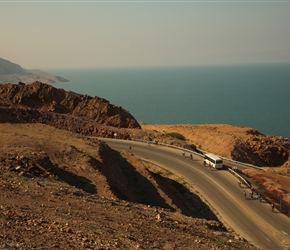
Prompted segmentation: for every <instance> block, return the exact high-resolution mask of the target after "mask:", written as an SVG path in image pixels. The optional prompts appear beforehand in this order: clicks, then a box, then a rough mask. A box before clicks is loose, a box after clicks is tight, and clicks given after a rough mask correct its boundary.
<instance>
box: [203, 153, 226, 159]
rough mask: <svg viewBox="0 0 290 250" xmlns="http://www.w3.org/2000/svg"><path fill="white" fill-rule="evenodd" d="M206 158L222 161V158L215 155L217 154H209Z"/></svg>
mask: <svg viewBox="0 0 290 250" xmlns="http://www.w3.org/2000/svg"><path fill="white" fill-rule="evenodd" d="M204 156H208V157H210V158H212V159H213V160H222V158H221V157H219V156H217V155H215V154H212V153H209V154H205V155H204Z"/></svg>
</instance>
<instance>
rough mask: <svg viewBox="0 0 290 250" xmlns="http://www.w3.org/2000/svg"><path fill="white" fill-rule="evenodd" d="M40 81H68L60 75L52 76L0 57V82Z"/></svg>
mask: <svg viewBox="0 0 290 250" xmlns="http://www.w3.org/2000/svg"><path fill="white" fill-rule="evenodd" d="M34 81H41V82H45V83H57V82H68V80H67V79H64V78H63V77H60V76H54V75H51V74H49V73H46V72H44V71H41V70H27V69H23V68H22V67H21V66H20V65H18V64H16V63H13V62H10V61H8V60H5V59H3V58H0V83H14V84H17V83H18V82H25V83H32V82H34Z"/></svg>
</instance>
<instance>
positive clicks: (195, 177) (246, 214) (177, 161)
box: [99, 138, 290, 250]
mask: <svg viewBox="0 0 290 250" xmlns="http://www.w3.org/2000/svg"><path fill="white" fill-rule="evenodd" d="M99 139H100V140H102V141H104V142H106V143H107V144H108V145H109V146H110V147H111V148H113V149H115V150H118V151H119V150H130V151H131V152H132V153H133V154H134V155H135V156H137V157H139V158H141V159H143V160H147V161H150V162H152V163H155V164H157V165H159V166H161V167H163V168H166V169H168V170H169V171H171V172H172V173H174V174H176V175H177V176H179V177H181V178H183V179H184V180H185V181H186V182H187V183H189V184H190V185H192V186H193V187H194V188H195V189H196V190H197V191H198V192H199V193H200V194H201V195H202V196H203V197H204V198H205V199H206V200H207V201H208V202H209V203H210V204H211V206H212V207H213V208H214V209H215V210H216V212H217V213H218V214H219V217H220V218H221V220H222V221H223V222H226V224H227V225H228V226H229V227H231V228H232V229H233V230H235V232H236V233H238V234H239V235H240V236H241V237H243V238H245V239H247V240H248V241H249V242H250V243H252V244H253V245H255V246H256V247H258V248H260V249H262V250H268V249H269V250H278V249H290V219H289V218H288V217H286V216H285V215H283V214H281V213H278V211H275V212H272V211H271V209H270V205H269V204H268V203H262V202H259V201H258V200H256V199H255V198H254V199H250V197H249V189H248V188H246V187H242V188H240V187H239V186H238V181H237V179H236V178H235V177H234V176H233V175H232V174H230V173H229V171H227V170H211V169H209V168H207V167H205V166H204V165H203V159H202V158H201V157H200V156H197V155H194V157H193V159H192V160H191V159H190V158H189V156H187V157H183V156H182V154H181V151H180V150H178V149H173V148H167V147H163V146H157V145H147V144H146V143H140V142H134V141H126V140H116V139H107V138H99ZM129 147H131V149H129ZM244 190H245V191H246V192H247V196H248V197H247V198H246V199H245V198H244V197H243V191H244Z"/></svg>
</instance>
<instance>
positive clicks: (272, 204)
mask: <svg viewBox="0 0 290 250" xmlns="http://www.w3.org/2000/svg"><path fill="white" fill-rule="evenodd" d="M274 209H275V205H274V203H273V202H272V203H271V210H272V212H274Z"/></svg>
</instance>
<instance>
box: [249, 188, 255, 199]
mask: <svg viewBox="0 0 290 250" xmlns="http://www.w3.org/2000/svg"><path fill="white" fill-rule="evenodd" d="M250 195H251V198H252V199H253V195H254V192H253V190H251V191H250Z"/></svg>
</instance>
